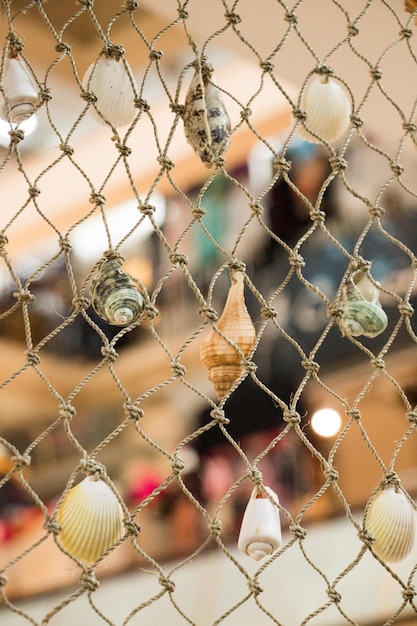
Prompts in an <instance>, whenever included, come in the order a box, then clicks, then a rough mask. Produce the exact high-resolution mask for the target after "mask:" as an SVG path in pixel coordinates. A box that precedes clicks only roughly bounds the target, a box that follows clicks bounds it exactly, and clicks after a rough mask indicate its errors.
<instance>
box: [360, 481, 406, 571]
mask: <svg viewBox="0 0 417 626" xmlns="http://www.w3.org/2000/svg"><path fill="white" fill-rule="evenodd" d="M365 528H366V529H367V530H368V531H369V532H370V533H372V535H373V536H374V537H375V541H374V543H373V544H372V548H373V550H374V552H375V553H376V554H378V556H380V557H381V559H384V560H385V561H389V562H393V563H396V562H398V561H402V560H403V559H405V558H406V557H407V556H408V555H409V554H410V552H411V550H412V548H413V545H414V539H415V533H416V528H415V512H414V509H413V507H412V505H411V503H410V502H409V500H408V499H407V497H406V496H405V495H404V494H403V492H402V491H401V490H399V489H397V490H396V489H395V487H387V488H386V489H384V490H383V491H381V492H379V493H378V494H377V495H376V496H375V498H374V500H373V501H372V502H371V504H370V506H369V509H368V512H367V515H366V520H365Z"/></svg>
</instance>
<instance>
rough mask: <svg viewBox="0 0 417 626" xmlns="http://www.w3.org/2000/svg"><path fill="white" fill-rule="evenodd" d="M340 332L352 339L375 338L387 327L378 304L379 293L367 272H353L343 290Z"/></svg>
mask: <svg viewBox="0 0 417 626" xmlns="http://www.w3.org/2000/svg"><path fill="white" fill-rule="evenodd" d="M340 325H341V328H342V331H343V332H344V333H345V334H346V335H351V336H352V337H359V336H360V335H364V336H365V337H377V336H378V335H380V334H381V333H382V332H383V331H384V330H385V329H386V327H387V326H388V317H387V314H386V313H385V311H384V310H383V308H382V306H381V303H380V302H379V291H378V289H377V287H376V286H375V285H374V284H373V283H372V281H371V280H370V278H369V272H368V270H358V271H356V272H354V273H353V274H352V275H351V276H350V277H349V279H348V280H347V281H346V284H345V285H344V288H343V313H342V318H341V322H340Z"/></svg>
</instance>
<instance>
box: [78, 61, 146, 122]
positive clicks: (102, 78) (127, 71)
mask: <svg viewBox="0 0 417 626" xmlns="http://www.w3.org/2000/svg"><path fill="white" fill-rule="evenodd" d="M132 85H135V86H136V83H135V79H134V77H133V73H132V70H131V68H130V66H129V64H128V62H127V61H126V60H125V62H124V63H123V61H122V60H117V59H114V58H112V57H106V56H102V57H100V58H99V59H97V61H94V63H91V65H90V66H89V67H88V69H87V71H86V72H85V74H84V77H83V79H82V87H83V89H84V90H85V91H87V92H90V93H93V94H94V95H95V97H96V98H97V101H96V105H95V106H96V108H97V110H98V111H100V113H101V115H102V116H103V118H104V119H103V118H102V117H101V116H100V115H98V114H97V112H96V110H95V108H94V107H93V106H91V107H90V111H91V112H92V114H93V116H94V117H95V118H96V119H97V120H98V121H99V122H101V123H102V124H106V123H107V122H110V124H111V125H112V126H114V127H115V128H119V127H122V126H127V125H128V124H131V123H132V122H133V120H134V119H135V116H136V114H137V112H138V110H137V108H136V107H135V91H134V88H133V86H132Z"/></svg>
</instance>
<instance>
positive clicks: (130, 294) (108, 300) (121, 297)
mask: <svg viewBox="0 0 417 626" xmlns="http://www.w3.org/2000/svg"><path fill="white" fill-rule="evenodd" d="M91 304H92V307H93V309H94V310H95V312H96V313H97V315H99V316H100V317H101V318H102V319H104V320H105V321H106V322H108V323H109V324H113V325H115V326H127V325H128V324H132V323H133V322H135V321H136V320H137V319H138V318H139V316H140V315H141V313H142V312H143V309H144V306H145V303H144V299H143V297H142V295H141V294H140V293H139V291H138V290H137V289H136V286H135V285H134V284H133V283H132V282H131V281H130V279H129V276H128V275H127V274H126V273H125V272H124V271H123V270H122V268H121V267H120V264H119V263H118V261H116V260H114V259H109V260H107V261H105V262H104V263H103V264H102V266H101V267H100V269H99V271H98V273H97V274H96V276H95V277H94V278H93V279H92V281H91Z"/></svg>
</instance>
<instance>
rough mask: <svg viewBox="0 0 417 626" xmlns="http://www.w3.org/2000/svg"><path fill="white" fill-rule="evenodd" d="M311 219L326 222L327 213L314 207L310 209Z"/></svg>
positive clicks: (321, 222)
mask: <svg viewBox="0 0 417 626" xmlns="http://www.w3.org/2000/svg"><path fill="white" fill-rule="evenodd" d="M310 219H311V221H312V222H317V223H320V224H324V222H325V221H326V213H325V212H324V211H321V210H320V209H313V210H312V211H310Z"/></svg>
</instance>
